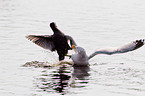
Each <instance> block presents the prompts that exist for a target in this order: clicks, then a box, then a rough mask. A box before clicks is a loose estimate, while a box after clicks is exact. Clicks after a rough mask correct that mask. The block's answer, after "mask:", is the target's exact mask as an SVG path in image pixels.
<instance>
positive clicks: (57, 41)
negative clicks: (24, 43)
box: [26, 22, 76, 61]
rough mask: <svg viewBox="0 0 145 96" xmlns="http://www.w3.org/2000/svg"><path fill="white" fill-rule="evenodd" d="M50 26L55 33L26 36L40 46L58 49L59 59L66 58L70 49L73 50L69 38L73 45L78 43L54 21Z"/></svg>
mask: <svg viewBox="0 0 145 96" xmlns="http://www.w3.org/2000/svg"><path fill="white" fill-rule="evenodd" d="M50 27H51V29H52V30H53V32H54V34H53V35H29V36H26V38H28V39H29V40H30V41H32V42H33V43H35V44H37V45H39V46H40V47H43V48H45V49H49V50H51V51H57V53H58V55H59V60H60V61H61V60H64V58H65V55H67V53H68V50H71V47H70V46H69V44H68V40H70V44H71V45H76V43H75V41H74V40H73V38H72V37H71V36H69V35H64V33H62V32H61V31H60V30H59V29H58V28H57V26H56V24H55V23H54V22H52V23H50Z"/></svg>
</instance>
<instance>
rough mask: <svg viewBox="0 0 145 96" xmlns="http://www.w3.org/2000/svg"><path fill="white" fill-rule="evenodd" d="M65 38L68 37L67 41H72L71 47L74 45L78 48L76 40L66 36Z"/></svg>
mask: <svg viewBox="0 0 145 96" xmlns="http://www.w3.org/2000/svg"><path fill="white" fill-rule="evenodd" d="M65 37H66V39H67V40H70V44H71V46H72V45H75V46H77V44H76V42H75V41H74V39H73V38H72V37H71V36H69V35H65Z"/></svg>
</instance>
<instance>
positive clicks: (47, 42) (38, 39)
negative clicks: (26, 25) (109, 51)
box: [26, 35, 55, 51]
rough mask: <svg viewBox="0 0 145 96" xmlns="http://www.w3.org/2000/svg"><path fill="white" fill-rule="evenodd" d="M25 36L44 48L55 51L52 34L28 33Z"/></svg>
mask: <svg viewBox="0 0 145 96" xmlns="http://www.w3.org/2000/svg"><path fill="white" fill-rule="evenodd" d="M26 38H28V39H29V40H30V41H32V42H33V43H35V44H37V45H38V46H40V47H42V48H44V49H49V50H51V51H55V46H54V43H53V40H52V35H28V36H26Z"/></svg>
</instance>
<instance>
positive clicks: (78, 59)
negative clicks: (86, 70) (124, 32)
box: [71, 39, 145, 66]
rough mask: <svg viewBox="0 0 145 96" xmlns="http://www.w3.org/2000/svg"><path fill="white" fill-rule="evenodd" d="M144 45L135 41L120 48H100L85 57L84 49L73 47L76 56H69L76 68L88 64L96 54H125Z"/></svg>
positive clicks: (141, 41)
mask: <svg viewBox="0 0 145 96" xmlns="http://www.w3.org/2000/svg"><path fill="white" fill-rule="evenodd" d="M144 43H145V41H144V39H143V40H136V41H133V42H131V43H128V44H126V45H123V46H120V47H107V48H100V49H98V50H96V51H95V52H94V53H92V54H91V55H90V56H87V54H86V51H85V49H84V48H82V47H79V46H75V48H74V49H75V50H76V54H73V55H72V56H71V59H72V60H73V62H74V64H75V65H77V66H86V65H88V64H89V59H91V58H92V57H94V56H95V55H98V54H106V55H112V54H117V53H126V52H129V51H133V50H136V49H138V48H140V47H141V46H143V45H144Z"/></svg>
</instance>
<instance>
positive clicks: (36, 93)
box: [0, 0, 145, 96]
mask: <svg viewBox="0 0 145 96" xmlns="http://www.w3.org/2000/svg"><path fill="white" fill-rule="evenodd" d="M144 9H145V1H144V0H140V1H138V0H91V1H90V0H53V1H52V0H0V13H1V14H0V39H1V40H0V53H1V55H0V64H1V67H0V95H1V96H61V95H65V96H90V95H98V96H144V94H145V75H144V74H145V68H144V65H145V60H144V57H145V54H144V53H145V50H144V47H142V48H140V49H138V50H136V51H134V52H130V53H126V54H120V55H113V56H106V55H98V56H96V57H94V58H93V59H91V60H90V67H87V68H73V67H71V66H70V65H67V64H63V65H57V63H58V58H57V57H58V56H57V54H56V53H55V52H53V53H51V52H50V51H46V50H44V49H42V48H40V47H39V46H36V45H35V44H33V43H32V42H30V41H28V40H27V39H26V38H25V36H26V35H30V34H52V31H51V29H50V27H49V26H48V25H49V23H50V22H52V21H54V22H56V24H57V26H58V28H59V29H60V30H62V31H63V32H64V33H65V34H69V35H71V36H72V37H73V38H74V39H75V41H76V42H77V44H78V45H79V46H81V47H83V48H85V49H86V51H87V54H88V55H89V54H91V53H92V52H93V51H94V50H95V49H97V48H100V47H104V46H119V45H123V44H125V43H127V42H130V41H133V40H136V39H140V38H144V37H145V32H144V31H145V27H144V25H145V12H144ZM69 53H71V52H69ZM66 61H71V60H69V59H68V58H67V59H66ZM29 62H30V63H32V62H33V63H34V62H35V63H43V64H49V65H55V66H46V67H42V66H41V67H36V66H28V67H26V66H25V67H24V66H23V65H25V64H26V63H29ZM56 65H57V66H56Z"/></svg>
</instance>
